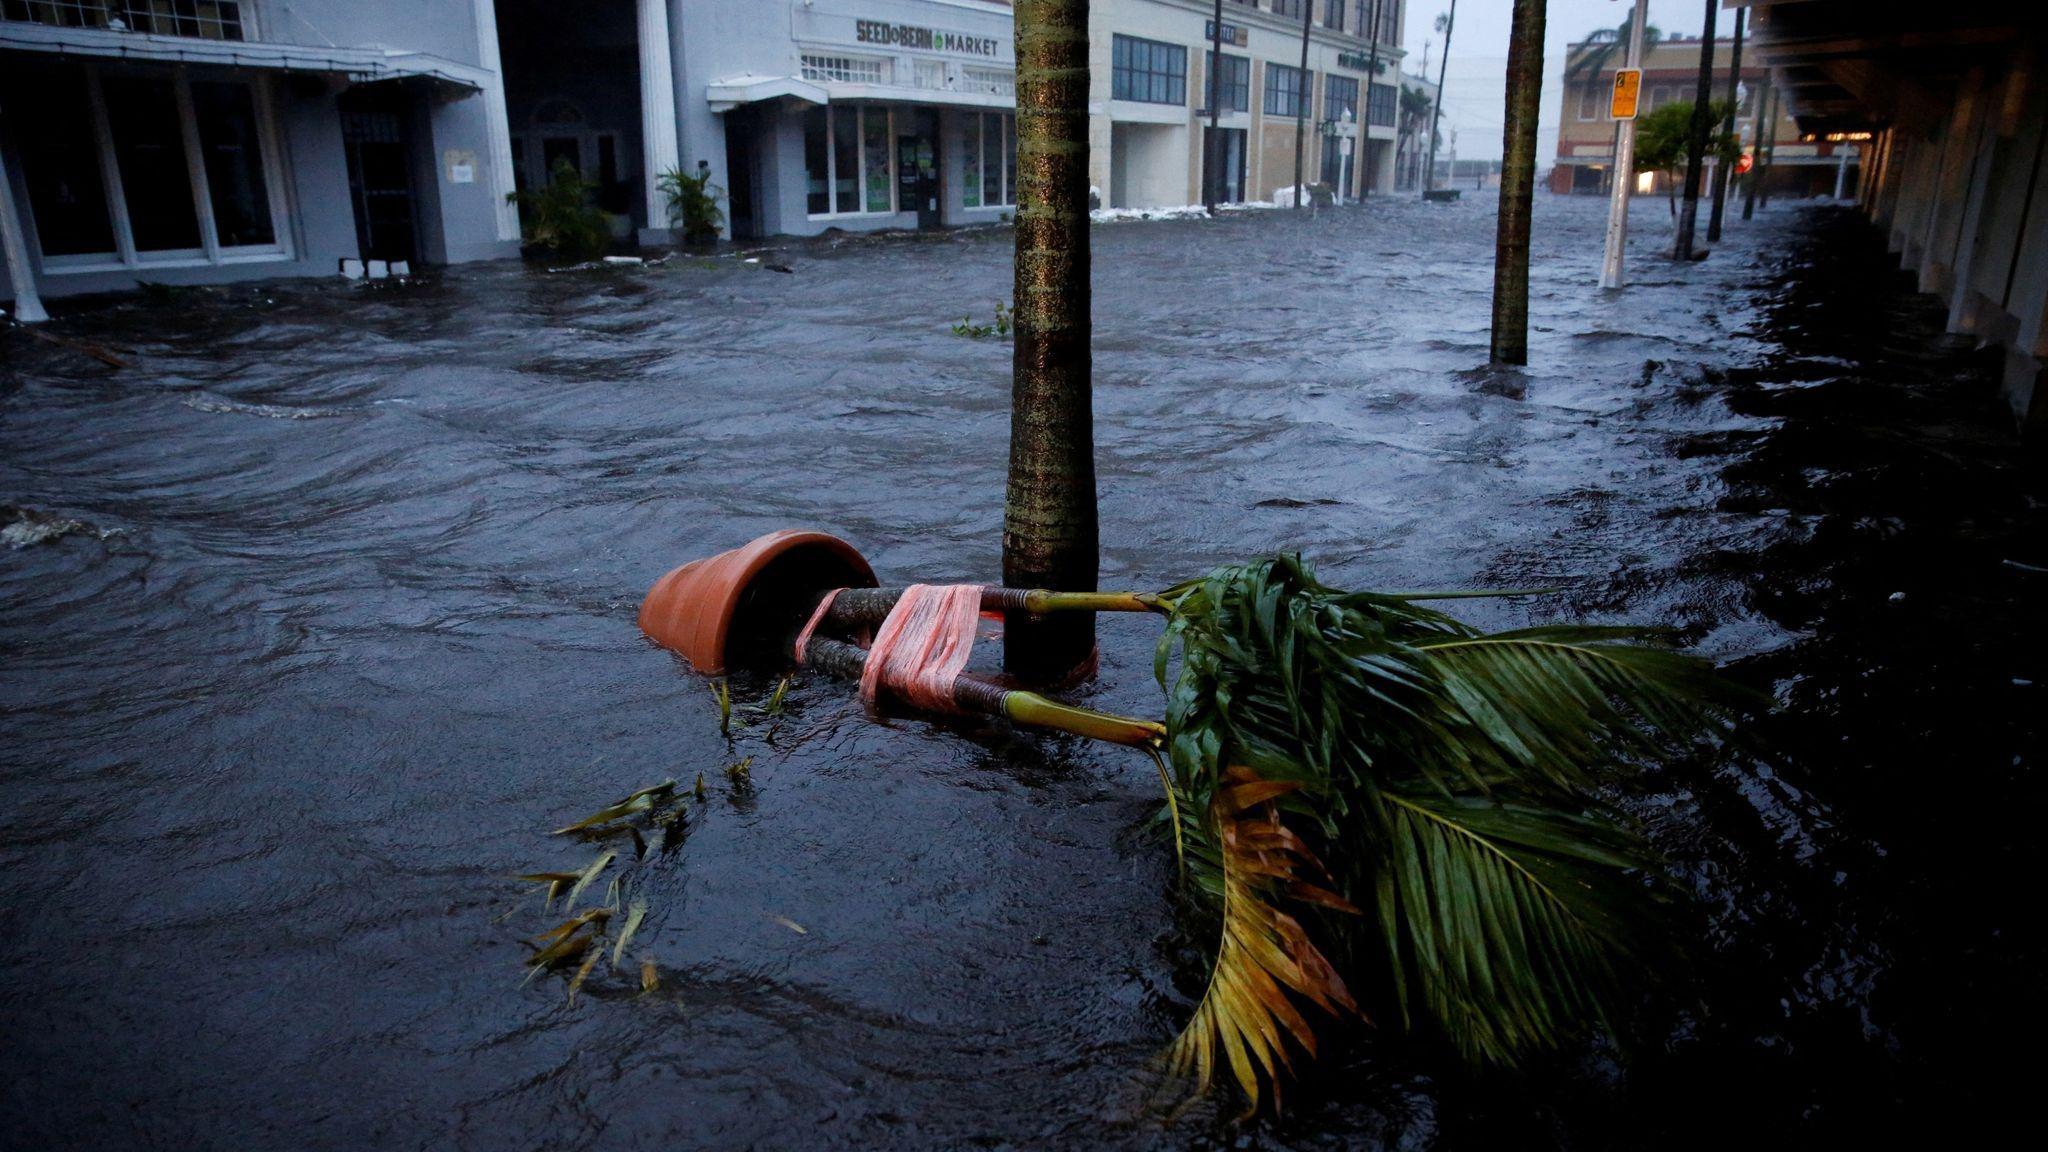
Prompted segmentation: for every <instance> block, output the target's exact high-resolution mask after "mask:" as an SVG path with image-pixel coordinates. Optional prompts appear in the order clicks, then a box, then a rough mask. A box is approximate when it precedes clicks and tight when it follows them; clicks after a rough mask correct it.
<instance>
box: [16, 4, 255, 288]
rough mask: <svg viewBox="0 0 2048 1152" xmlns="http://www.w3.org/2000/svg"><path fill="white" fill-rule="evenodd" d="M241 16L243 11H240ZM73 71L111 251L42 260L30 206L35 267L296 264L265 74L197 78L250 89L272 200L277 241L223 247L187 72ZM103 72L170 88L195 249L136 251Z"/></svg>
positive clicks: (60, 270) (86, 67)
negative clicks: (84, 107)
mask: <svg viewBox="0 0 2048 1152" xmlns="http://www.w3.org/2000/svg"><path fill="white" fill-rule="evenodd" d="M246 11H247V10H246V9H244V12H245V13H246ZM76 67H78V69H79V70H80V72H81V73H82V75H83V79H84V81H85V93H86V101H87V103H88V105H89V107H90V117H89V118H90V120H91V122H92V130H93V138H94V143H95V145H96V148H95V151H96V153H97V156H98V160H99V168H100V184H101V188H102V190H103V192H104V193H105V196H106V200H107V204H106V209H107V223H108V225H109V226H110V229H111V231H112V233H113V239H114V248H113V250H112V251H109V252H77V253H71V254H68V255H60V256H50V255H46V254H44V252H43V239H42V232H41V230H40V228H37V227H36V225H35V206H34V204H32V203H24V204H23V205H22V208H23V209H25V215H27V217H28V218H29V221H30V227H31V228H32V229H34V230H35V236H36V245H35V247H36V259H37V262H38V267H40V268H41V269H42V271H43V272H44V273H45V274H48V275H53V276H58V275H66V274H72V273H87V272H127V271H133V270H137V269H151V268H205V267H210V266H215V265H234V264H263V263H275V262H284V261H290V260H292V259H295V252H294V248H293V245H292V230H291V205H290V201H289V200H288V198H287V194H286V191H285V179H286V174H285V170H284V154H283V149H282V148H281V147H280V146H279V143H278V128H277V118H276V115H275V112H274V109H273V107H272V101H271V90H270V82H269V81H270V78H269V77H267V76H263V75H256V76H252V77H250V78H248V79H242V78H240V77H233V76H230V77H222V78H215V77H211V76H201V77H200V81H201V82H202V83H219V84H239V85H242V86H244V87H246V88H248V89H249V98H250V103H251V104H252V105H253V107H254V110H255V117H256V143H257V148H258V149H259V150H260V151H261V153H262V165H263V184H264V194H265V195H264V198H265V199H266V200H267V201H268V202H269V208H270V230H271V235H272V236H274V237H275V239H274V240H273V241H272V242H271V243H268V244H234V245H226V244H222V243H221V242H220V233H219V229H218V225H217V223H216V221H215V219H214V214H213V189H212V185H211V183H210V181H209V180H208V178H207V175H206V154H205V152H204V150H203V149H202V147H201V143H200V136H199V118H198V113H197V111H196V110H195V109H194V107H193V103H192V79H191V77H190V76H189V75H187V74H186V72H185V70H184V69H178V70H177V71H174V72H171V73H169V74H165V73H163V72H160V71H157V70H154V69H148V68H137V67H128V66H123V65H118V64H116V65H111V66H106V65H102V64H100V63H97V62H91V63H87V62H81V63H79V64H78V65H76ZM103 72H104V73H106V74H111V75H115V76H123V77H135V78H137V79H143V80H162V81H165V82H167V83H169V84H170V85H171V90H172V96H173V99H174V100H175V101H176V102H177V109H178V130H179V138H180V140H181V142H182V144H183V147H184V152H185V176H186V179H187V180H188V181H189V182H190V188H191V193H192V210H193V215H194V216H195V218H196V221H197V224H198V229H199V246H198V247H196V248H162V249H151V250H149V251H147V252H144V251H141V250H139V249H137V248H136V247H135V231H134V227H133V224H132V222H131V220H130V218H129V215H128V195H127V187H126V185H125V184H124V183H123V181H122V176H121V163H120V158H119V156H118V155H117V154H116V151H115V146H114V132H113V124H112V121H111V120H110V118H109V117H108V115H107V99H106V92H105V90H104V89H103V88H102V87H101V79H102V74H103Z"/></svg>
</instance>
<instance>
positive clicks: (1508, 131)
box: [1493, 0, 1544, 364]
mask: <svg viewBox="0 0 2048 1152" xmlns="http://www.w3.org/2000/svg"><path fill="white" fill-rule="evenodd" d="M1543 23H1544V0H1515V7H1514V11H1513V14H1512V15H1510V16H1509V17H1508V29H1509V30H1508V97H1507V116H1506V126H1505V127H1504V128H1502V129H1501V143H1500V150H1501V156H1502V157H1503V159H1502V161H1501V166H1500V222H1499V224H1498V226H1497V227H1496V230H1495V233H1494V242H1493V362H1494V363H1495V364H1527V363H1528V362H1529V222H1530V217H1531V215H1532V214H1533V212H1534V209H1535V196H1536V128H1537V125H1538V123H1539V121H1540V119H1541V117H1542V112H1543Z"/></svg>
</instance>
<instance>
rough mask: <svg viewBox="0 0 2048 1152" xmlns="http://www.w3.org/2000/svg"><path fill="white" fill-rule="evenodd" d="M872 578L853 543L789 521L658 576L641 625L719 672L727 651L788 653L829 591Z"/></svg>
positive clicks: (869, 583)
mask: <svg viewBox="0 0 2048 1152" xmlns="http://www.w3.org/2000/svg"><path fill="white" fill-rule="evenodd" d="M874 586H875V573H874V570H873V569H871V568H869V567H868V562H867V561H866V560H865V559H863V558H862V557H861V554H860V552H859V551H858V550H857V549H855V548H854V546H853V545H851V544H848V543H847V542H846V541H844V540H841V539H840V538H838V537H837V536H829V535H826V534H825V533H823V532H799V531H793V530H790V529H784V530H782V531H780V532H770V533H769V534H767V535H766V536H762V537H760V538H758V539H756V540H754V541H753V542H751V543H749V544H746V545H743V546H741V547H739V548H734V549H732V550H730V551H726V552H720V553H719V554H718V555H716V556H712V557H708V558H706V559H703V560H692V561H690V562H689V563H688V564H685V565H683V566H682V567H680V568H677V569H676V570H675V571H673V572H670V573H669V574H668V575H666V576H663V577H662V578H661V579H659V580H657V581H655V582H654V587H653V588H652V589H650V590H649V591H648V593H647V599H646V600H644V601H642V602H641V605H640V630H641V631H642V632H645V633H647V635H648V637H649V638H651V639H652V640H653V641H654V642H655V643H657V644H659V645H661V646H662V647H664V648H668V649H672V650H673V651H676V652H680V653H682V655H683V658H684V659H686V660H688V661H689V662H690V666H691V667H693V668H695V669H696V670H697V671H699V672H702V673H705V674H706V675H713V676H715V675H717V674H719V673H721V672H724V671H725V669H726V663H727V657H728V655H731V656H733V657H735V658H739V657H743V656H746V655H754V656H756V657H767V658H771V659H779V658H783V657H786V656H787V654H788V651H789V642H790V641H791V640H793V639H794V638H795V636H796V633H797V630H798V629H800V628H802V627H803V624H804V621H805V620H806V619H808V618H809V617H810V614H811V610H812V609H814V608H816V607H817V605H818V597H819V596H820V595H822V594H824V593H825V592H826V591H828V590H830V589H833V588H872V587H874Z"/></svg>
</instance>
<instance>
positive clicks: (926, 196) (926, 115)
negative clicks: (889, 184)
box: [896, 108, 939, 229]
mask: <svg viewBox="0 0 2048 1152" xmlns="http://www.w3.org/2000/svg"><path fill="white" fill-rule="evenodd" d="M897 123H899V124H902V125H903V126H905V127H907V128H909V129H910V130H911V131H910V134H909V135H900V136H898V137H896V206H897V208H898V209H899V210H908V209H910V208H913V207H915V208H916V209H917V226H918V227H919V228H921V229H922V228H937V227H938V226H939V114H938V113H937V112H933V111H931V110H930V109H925V108H920V109H918V110H917V111H915V112H913V113H911V114H910V115H909V116H908V117H899V118H898V120H897Z"/></svg>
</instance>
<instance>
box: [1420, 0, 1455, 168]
mask: <svg viewBox="0 0 2048 1152" xmlns="http://www.w3.org/2000/svg"><path fill="white" fill-rule="evenodd" d="M1457 24H1458V0H1451V9H1450V11H1448V12H1445V13H1442V14H1441V15H1439V16H1438V17H1437V18H1436V30H1437V31H1439V32H1441V33H1443V34H1444V51H1443V55H1442V57H1440V58H1439V60H1438V62H1437V66H1436V108H1435V110H1434V111H1432V112H1431V113H1430V119H1429V169H1428V171H1426V172H1424V173H1423V175H1422V194H1423V195H1424V196H1427V195H1429V192H1430V189H1432V188H1435V187H1436V144H1437V131H1436V129H1437V122H1438V121H1440V120H1442V119H1443V115H1444V77H1445V76H1446V75H1447V74H1448V73H1449V72H1450V70H1451V32H1452V30H1453V29H1455V28H1456V27H1457Z"/></svg>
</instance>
